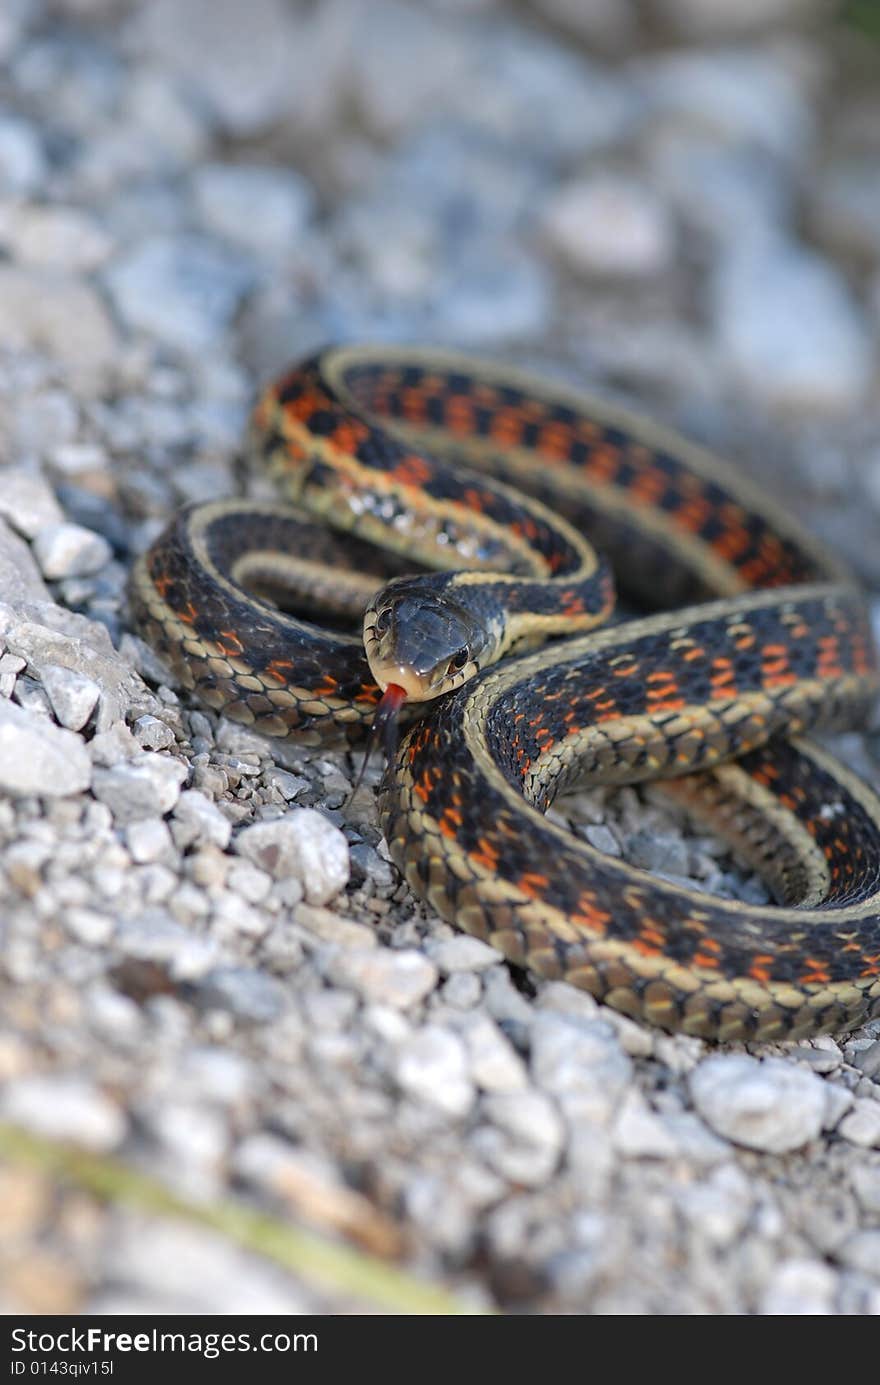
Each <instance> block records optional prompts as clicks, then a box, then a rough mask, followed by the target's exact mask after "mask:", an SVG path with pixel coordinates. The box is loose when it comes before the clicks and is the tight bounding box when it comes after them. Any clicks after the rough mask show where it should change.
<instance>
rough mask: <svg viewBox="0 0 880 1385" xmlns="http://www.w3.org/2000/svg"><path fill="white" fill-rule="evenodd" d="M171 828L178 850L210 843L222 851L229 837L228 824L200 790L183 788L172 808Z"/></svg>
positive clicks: (230, 825)
mask: <svg viewBox="0 0 880 1385" xmlns="http://www.w3.org/2000/svg"><path fill="white" fill-rule="evenodd" d="M172 831H173V833H174V840H175V841H176V843H177V845H178V846H179V847H181V848H182V849H185V848H186V847H188V846H193V845H197V846H206V845H212V846H219V847H220V849H221V851H224V850H225V849H226V847H227V846H228V845H229V840H230V838H231V836H232V823H231V822H230V821H229V819H228V818H227V817H225V816H224V815H223V813H221V811H220V809H219V808H218V807H217V805H216V803H214V802H212V800H211V799H210V798H208V796H207V794H203V793H202V792H201V790H200V789H184V791H183V793H182V794H181V795H180V798H179V799H178V800H177V803H176V804H175V807H174V821H173V825H172Z"/></svg>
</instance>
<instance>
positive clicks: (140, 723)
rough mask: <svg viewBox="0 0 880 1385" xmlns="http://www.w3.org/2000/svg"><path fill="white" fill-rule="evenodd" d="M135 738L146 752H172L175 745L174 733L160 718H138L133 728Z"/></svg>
mask: <svg viewBox="0 0 880 1385" xmlns="http://www.w3.org/2000/svg"><path fill="white" fill-rule="evenodd" d="M132 732H133V733H134V738H135V740H136V741H137V743H138V745H139V746H142V747H143V749H144V750H170V749H171V747H172V746H173V745H174V739H175V738H174V732H173V731H172V729H171V727H170V726H169V725H168V723H167V722H166V721H162V720H161V718H160V717H153V716H143V717H138V718H137V720H136V721H135V722H134V724H133V726H132Z"/></svg>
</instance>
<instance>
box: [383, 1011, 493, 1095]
mask: <svg viewBox="0 0 880 1385" xmlns="http://www.w3.org/2000/svg"><path fill="white" fill-rule="evenodd" d="M395 1076H396V1078H397V1081H398V1082H399V1084H400V1086H401V1087H402V1088H403V1090H404V1091H405V1092H408V1093H409V1094H410V1095H411V1096H414V1097H416V1098H417V1100H419V1101H424V1102H427V1103H428V1105H430V1106H436V1107H437V1108H438V1109H439V1110H441V1111H443V1112H444V1113H445V1114H446V1115H448V1116H456V1117H458V1116H464V1115H466V1114H467V1112H468V1111H469V1110H470V1108H471V1106H472V1105H473V1102H474V1097H475V1095H476V1094H475V1091H474V1087H473V1084H472V1082H471V1081H470V1079H469V1077H468V1062H467V1053H466V1051H465V1046H464V1044H463V1043H462V1041H461V1039H460V1038H459V1037H458V1035H457V1034H453V1033H452V1032H451V1030H449V1029H443V1028H441V1027H440V1025H436V1024H429V1025H426V1027H425V1028H424V1029H420V1030H419V1031H418V1032H417V1033H416V1034H414V1035H413V1037H412V1038H411V1039H408V1040H407V1041H406V1043H405V1044H404V1046H403V1048H402V1051H401V1053H400V1054H399V1055H398V1058H397V1062H396V1064H395Z"/></svg>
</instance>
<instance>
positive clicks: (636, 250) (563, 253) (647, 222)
mask: <svg viewBox="0 0 880 1385" xmlns="http://www.w3.org/2000/svg"><path fill="white" fill-rule="evenodd" d="M542 224H543V229H544V234H545V236H546V237H547V240H548V243H549V244H550V246H551V248H552V249H553V250H554V251H556V253H557V254H558V255H559V256H560V257H561V258H562V260H563V261H564V262H565V264H567V265H568V266H569V268H570V269H572V270H574V271H575V272H576V273H578V274H585V275H591V276H597V277H600V278H604V277H611V278H623V279H630V278H632V279H646V278H652V277H655V276H657V275H661V274H666V273H668V272H669V270H670V269H671V267H672V264H673V261H674V259H675V252H676V238H675V227H674V225H673V221H672V217H671V216H670V213H669V209H668V208H667V207H666V205H665V204H664V202H663V200H662V199H661V198H660V197H659V196H658V195H657V194H656V193H655V192H654V191H652V189H651V188H649V187H647V186H646V185H645V184H643V183H639V182H638V181H636V179H634V178H626V177H623V176H621V175H620V174H616V173H594V174H591V175H589V176H588V177H585V178H581V179H579V180H578V181H577V182H574V183H569V184H567V185H565V186H564V187H562V188H561V189H560V191H559V192H558V193H556V194H555V196H554V197H552V198H551V199H550V201H549V202H548V204H547V206H546V208H545V210H544V214H543V218H542Z"/></svg>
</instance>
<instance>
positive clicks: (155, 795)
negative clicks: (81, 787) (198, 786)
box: [92, 754, 188, 823]
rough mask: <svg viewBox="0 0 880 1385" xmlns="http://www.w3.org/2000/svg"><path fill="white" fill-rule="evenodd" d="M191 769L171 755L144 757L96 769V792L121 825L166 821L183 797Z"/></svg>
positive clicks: (96, 795)
mask: <svg viewBox="0 0 880 1385" xmlns="http://www.w3.org/2000/svg"><path fill="white" fill-rule="evenodd" d="M187 774H188V767H187V765H186V764H184V762H183V761H181V760H174V759H172V758H171V756H169V755H146V754H145V755H142V756H139V757H138V758H137V759H136V760H134V761H128V762H123V763H121V764H118V765H114V766H113V768H112V769H96V770H95V771H94V778H93V783H92V792H93V793H94V795H95V797H96V798H97V799H98V800H99V802H101V803H106V804H107V806H108V808H109V809H110V811H111V812H112V814H113V816H114V818H115V819H116V821H117V822H122V823H129V822H135V821H137V819H138V818H154V817H164V815H165V814H166V813H170V812H171V809H172V808H173V807H174V806H175V804H176V803H177V800H178V799H179V797H180V788H181V785H182V784H183V783H184V782H185V780H186V777H187Z"/></svg>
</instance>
